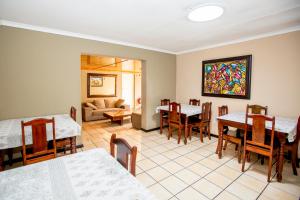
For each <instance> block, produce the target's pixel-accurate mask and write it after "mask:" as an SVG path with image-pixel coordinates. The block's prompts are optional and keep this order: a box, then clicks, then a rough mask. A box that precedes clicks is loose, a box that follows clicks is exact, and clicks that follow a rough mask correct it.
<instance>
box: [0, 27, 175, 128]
mask: <svg viewBox="0 0 300 200" xmlns="http://www.w3.org/2000/svg"><path fill="white" fill-rule="evenodd" d="M82 53H86V54H95V55H106V56H113V57H114V56H116V57H121V58H131V59H139V60H143V64H144V65H143V80H142V90H143V91H142V102H143V116H142V127H143V128H144V129H151V128H154V127H158V126H159V120H158V115H156V114H155V107H156V106H157V105H158V104H159V100H160V99H161V98H164V97H169V98H173V99H175V90H176V89H175V81H176V74H175V73H176V70H175V67H176V57H175V55H171V54H166V53H160V52H155V51H150V50H144V49H139V48H133V47H127V46H122V45H115V44H110V43H104V42H97V41H92V40H85V39H79V38H73V37H66V36H60V35H55V34H48V33H42V32H36V31H30V30H24V29H18V28H11V27H6V26H0V91H1V93H0V95H1V97H0V120H2V119H8V118H15V117H23V116H35V115H44V114H52V113H67V112H69V108H70V106H71V105H74V106H76V108H77V109H78V112H79V116H81V109H80V106H81V105H80V103H81V92H80V90H81V86H80V55H81V54H82Z"/></svg>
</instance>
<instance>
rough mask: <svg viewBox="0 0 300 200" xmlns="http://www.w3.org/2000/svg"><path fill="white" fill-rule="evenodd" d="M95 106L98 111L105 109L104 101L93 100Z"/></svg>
mask: <svg viewBox="0 0 300 200" xmlns="http://www.w3.org/2000/svg"><path fill="white" fill-rule="evenodd" d="M94 104H95V106H97V108H98V109H102V108H106V106H105V103H104V99H96V100H94Z"/></svg>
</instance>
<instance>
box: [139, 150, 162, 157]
mask: <svg viewBox="0 0 300 200" xmlns="http://www.w3.org/2000/svg"><path fill="white" fill-rule="evenodd" d="M141 153H142V154H143V155H144V156H146V157H148V158H150V157H152V156H155V155H157V154H158V152H156V151H153V150H152V149H147V150H145V151H142V152H141Z"/></svg>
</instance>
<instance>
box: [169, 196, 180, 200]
mask: <svg viewBox="0 0 300 200" xmlns="http://www.w3.org/2000/svg"><path fill="white" fill-rule="evenodd" d="M169 200H179V199H177V198H176V197H172V198H171V199H169Z"/></svg>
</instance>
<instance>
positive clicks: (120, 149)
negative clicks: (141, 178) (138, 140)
mask: <svg viewBox="0 0 300 200" xmlns="http://www.w3.org/2000/svg"><path fill="white" fill-rule="evenodd" d="M115 145H116V146H117V161H118V162H119V163H120V164H121V165H122V166H123V167H125V168H126V169H127V170H128V164H129V163H128V157H129V155H130V173H131V174H132V175H133V176H135V166H136V154H137V147H136V146H133V147H131V146H130V145H129V144H128V142H127V141H126V140H124V139H123V138H116V134H112V135H111V138H110V154H111V155H112V156H113V157H114V158H115V157H116V156H115Z"/></svg>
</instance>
